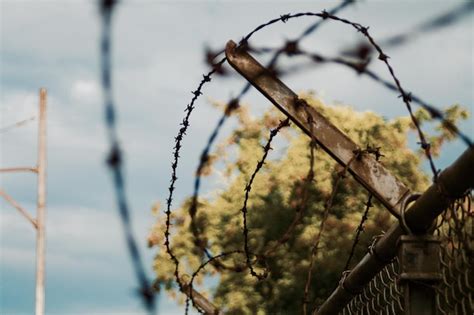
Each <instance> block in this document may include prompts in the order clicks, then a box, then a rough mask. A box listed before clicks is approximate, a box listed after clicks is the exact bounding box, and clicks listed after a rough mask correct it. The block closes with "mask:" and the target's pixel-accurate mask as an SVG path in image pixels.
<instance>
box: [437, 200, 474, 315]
mask: <svg viewBox="0 0 474 315" xmlns="http://www.w3.org/2000/svg"><path fill="white" fill-rule="evenodd" d="M471 201H472V194H469V195H467V196H466V197H465V198H462V199H459V200H457V201H456V202H454V203H453V204H452V205H451V206H450V207H449V208H448V209H447V210H446V211H445V212H444V213H443V214H442V215H441V216H440V218H439V220H438V225H437V226H436V230H435V235H437V236H438V237H439V238H440V240H441V244H442V246H441V251H440V263H441V276H442V280H441V282H440V283H439V284H438V286H437V288H436V290H437V294H436V304H437V307H438V311H439V313H440V314H450V315H451V314H453V315H458V314H459V315H461V314H463V315H464V314H474V270H473V265H474V255H473V249H474V246H473V245H474V222H473V221H474V212H473V211H472V207H471V205H472V203H471Z"/></svg>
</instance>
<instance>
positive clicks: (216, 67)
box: [165, 1, 472, 313]
mask: <svg viewBox="0 0 474 315" xmlns="http://www.w3.org/2000/svg"><path fill="white" fill-rule="evenodd" d="M349 2H352V1H349ZM305 16H306V17H308V16H309V17H319V18H321V19H322V20H321V21H325V20H334V21H338V22H341V23H343V24H346V25H349V26H351V27H353V28H354V29H355V30H356V31H358V32H360V33H361V34H362V35H363V36H364V37H365V38H366V39H367V40H368V42H369V43H370V45H371V47H372V48H373V49H374V51H376V52H377V53H378V59H379V60H380V61H382V62H383V63H384V64H385V66H386V68H387V70H388V72H389V73H390V76H391V78H392V80H393V81H394V84H392V83H389V82H387V81H384V80H382V79H381V78H380V77H379V76H378V75H376V74H375V73H373V72H370V71H368V70H367V69H366V65H365V66H362V64H361V63H351V62H349V61H346V60H344V59H342V58H332V59H328V58H320V57H318V58H315V56H314V55H313V56H312V57H313V58H314V59H317V60H318V61H321V62H323V61H327V60H330V62H336V63H340V64H344V65H346V66H349V67H351V68H353V69H354V70H357V71H359V72H360V73H365V74H367V75H368V76H369V77H371V78H372V79H374V80H375V79H377V80H378V81H379V82H381V83H383V84H384V85H385V86H387V87H389V88H391V89H394V90H396V91H397V92H398V93H400V95H399V97H400V98H401V99H402V101H403V103H404V104H405V106H406V108H407V110H408V113H409V116H410V118H411V121H412V123H413V125H414V127H415V129H416V131H417V133H418V137H419V140H420V142H419V144H420V146H421V148H422V149H423V151H424V153H425V156H426V158H427V159H428V161H429V165H430V168H431V171H432V172H433V175H434V181H435V182H436V180H437V175H438V170H437V169H436V166H435V164H434V161H433V158H432V155H431V151H430V148H431V147H430V144H429V143H428V142H427V140H426V137H425V135H424V133H423V131H422V129H421V126H420V123H419V121H418V120H417V118H416V117H415V115H414V113H413V109H412V106H411V103H412V102H416V103H418V104H420V105H421V106H422V107H423V108H424V109H425V110H427V111H428V112H429V114H430V115H431V116H432V118H434V119H437V120H440V121H441V122H442V123H443V124H445V125H446V126H448V127H449V128H450V129H452V130H453V131H454V132H456V133H457V135H458V136H459V137H460V138H462V139H463V140H464V141H465V142H467V143H468V145H470V146H471V145H472V142H471V141H470V139H469V137H467V136H466V135H464V134H462V133H460V131H459V130H458V129H457V128H456V126H454V124H452V123H451V122H449V121H447V120H446V119H445V118H444V116H443V114H442V112H441V111H439V110H437V109H436V108H434V107H432V106H430V105H428V104H427V103H426V102H423V101H422V100H421V99H420V98H416V99H415V100H414V97H413V95H412V94H411V93H409V92H406V91H405V90H404V88H403V87H402V85H401V82H400V80H399V78H398V77H397V75H396V74H395V71H394V68H393V67H392V65H391V63H390V62H389V61H388V59H389V57H388V55H387V54H385V53H384V51H383V50H382V48H381V47H380V46H379V45H378V44H377V42H376V41H375V40H374V38H373V37H372V36H371V35H370V33H369V31H368V29H369V27H366V26H362V25H361V24H359V23H355V22H352V21H349V20H347V19H344V18H340V17H337V16H335V15H333V14H331V13H329V12H327V11H322V12H321V13H314V12H302V13H295V14H285V15H281V16H280V17H279V18H275V19H272V20H270V21H268V22H266V23H263V24H261V25H259V26H257V27H256V28H255V29H253V30H252V31H251V32H250V33H248V34H247V35H246V36H244V37H243V38H242V40H241V41H240V42H239V45H238V48H239V49H250V47H249V44H248V41H249V39H250V38H251V37H252V36H253V35H254V34H255V33H256V32H258V31H260V30H262V29H264V28H266V27H268V26H270V25H273V24H275V23H277V22H283V23H286V22H287V21H288V20H290V19H295V18H299V17H305ZM283 53H286V54H288V55H295V54H298V53H301V51H300V50H299V49H298V45H297V42H296V43H295V42H294V41H288V42H287V43H286V44H285V46H284V47H283V48H281V49H277V50H275V55H274V57H273V58H272V59H271V61H270V64H269V67H270V68H271V67H273V65H274V64H275V63H276V61H275V60H277V59H278V56H280V55H282V54H283ZM308 54H309V53H308ZM226 61H227V60H226V58H223V59H221V60H220V61H219V62H217V63H215V64H213V69H212V70H211V71H210V72H209V73H208V74H207V75H204V77H203V80H202V81H201V83H200V84H199V86H198V88H197V89H196V90H195V91H194V92H192V93H193V95H194V96H193V98H192V100H191V102H190V104H189V105H188V106H187V108H186V110H185V112H186V115H185V118H184V119H183V122H182V123H181V126H182V127H181V128H180V130H179V132H178V136H177V137H176V138H175V147H174V152H173V157H174V159H173V163H172V177H171V184H170V186H169V189H168V190H169V197H168V199H167V210H166V211H165V213H166V231H165V246H166V251H167V253H168V255H169V256H170V258H171V260H172V261H173V262H174V264H175V277H176V279H177V282H178V285H179V286H180V288H181V290H182V285H181V283H180V278H179V260H178V258H177V257H176V256H175V255H174V254H173V252H172V250H171V246H170V240H169V236H170V227H171V205H172V198H173V191H174V188H175V182H176V180H177V176H176V170H177V166H178V160H179V153H180V149H181V142H182V140H183V137H184V135H185V134H186V131H187V129H188V127H189V117H190V115H191V112H192V111H193V109H194V103H195V101H196V100H197V99H198V97H199V96H200V95H201V94H202V92H201V89H202V87H203V85H204V84H205V83H207V82H210V80H211V76H212V75H213V74H214V73H219V72H220V71H221V66H222V65H223V64H224V63H225V62H226ZM328 62H329V61H328ZM249 88H250V84H249V83H247V84H246V85H245V87H244V89H243V90H242V92H241V93H240V94H239V96H238V97H237V98H234V99H232V100H231V101H230V102H229V103H228V105H227V108H226V110H225V113H224V114H223V116H222V117H221V118H220V120H219V121H218V124H217V126H216V128H215V129H214V131H213V132H212V133H211V136H210V138H209V141H208V143H207V145H206V147H205V149H204V151H203V153H202V154H201V158H200V164H199V166H198V171H197V172H196V178H195V184H194V194H193V201H192V205H191V207H190V211H189V213H190V215H191V230H192V231H193V235H194V236H195V237H196V235H197V236H198V237H199V234H201V233H202V232H203V231H200V230H199V228H198V227H197V226H196V225H195V222H194V221H195V220H194V219H195V217H196V212H197V205H198V195H199V187H200V183H201V178H200V176H201V173H202V172H201V171H202V168H203V166H204V165H205V164H206V163H207V161H208V158H209V152H210V149H211V147H212V144H213V142H214V141H215V139H216V138H217V135H218V133H219V131H220V130H221V128H222V126H223V124H224V122H225V120H226V119H227V117H228V116H229V115H230V114H231V112H232V110H233V109H235V108H236V107H238V104H239V100H240V97H242V96H243V95H244V94H245V93H246V92H247V91H248V90H249ZM231 104H232V106H231ZM308 119H309V117H308ZM273 131H274V130H272V132H273ZM271 139H272V136H270V141H271ZM312 142H313V141H312ZM264 150H265V151H264V157H263V158H262V160H261V161H259V163H258V164H257V168H256V170H255V172H254V173H253V174H252V176H251V179H250V182H249V183H248V184H247V186H246V187H245V192H246V193H245V199H244V206H243V208H242V210H241V211H242V214H243V221H244V228H243V233H244V252H245V254H246V260H247V266H248V268H249V269H250V273H251V275H252V276H254V277H256V278H257V279H259V280H262V279H264V278H265V277H266V269H265V270H264V273H263V274H258V273H256V272H255V270H254V269H253V265H252V260H251V254H250V251H249V245H248V227H247V217H246V216H247V211H248V210H247V201H248V198H249V193H250V190H251V185H252V183H253V179H254V178H255V176H256V175H257V173H258V172H259V171H260V170H261V168H262V166H263V163H264V160H265V158H266V155H267V153H268V150H269V148H268V149H267V148H266V147H265V148H264ZM362 153H363V150H359V151H358V152H355V154H354V157H353V159H354V158H356V157H357V156H358V155H360V154H362ZM353 159H351V160H350V162H349V163H348V164H346V166H345V167H344V170H343V172H341V173H340V174H339V175H338V177H337V179H336V182H335V184H334V188H337V186H338V184H339V181H340V178H342V176H343V174H344V173H345V172H346V170H347V169H348V167H349V164H350V163H351V162H352V161H353ZM335 191H336V189H333V193H331V196H330V198H329V199H328V200H327V201H326V205H325V210H324V212H323V218H322V220H321V223H320V224H321V225H320V230H319V233H318V235H317V237H316V239H315V241H314V246H313V248H312V250H311V262H310V268H309V271H308V276H307V281H306V285H305V292H304V299H303V309H304V312H305V313H306V307H307V303H308V301H307V295H308V293H309V283H310V282H311V272H312V267H313V264H314V257H315V256H316V254H317V250H318V246H319V242H320V238H321V235H322V233H323V231H324V224H325V222H326V219H327V217H328V215H329V211H330V208H331V206H332V200H333V198H334V195H335ZM371 199H372V196H371V195H369V199H368V201H367V203H366V211H365V212H364V215H363V217H362V220H361V223H360V224H359V227H358V229H357V232H356V236H355V238H354V244H353V249H352V250H351V254H350V256H349V259H348V262H347V266H348V265H349V264H350V259H351V258H352V255H353V253H352V252H353V250H354V249H355V246H356V245H357V243H358V240H359V236H360V233H361V232H362V229H363V224H364V222H365V220H366V219H367V213H368V211H369V208H370V206H371ZM198 237H197V238H196V240H195V244H196V245H197V246H198V247H201V248H203V250H204V253H205V254H206V256H207V257H208V260H207V261H206V262H205V265H207V264H209V263H211V264H213V263H214V262H216V261H218V259H217V257H218V256H219V255H218V256H212V254H211V253H210V252H209V251H208V250H207V248H206V244H205V243H203V242H202V241H201V240H200V239H199V238H198ZM219 257H220V256H219ZM256 257H257V261H259V260H260V259H261V258H262V256H261V255H256ZM201 266H202V265H201ZM202 268H204V267H202ZM202 268H200V269H202ZM200 269H199V270H200ZM190 300H191V301H193V299H192V294H191V297H190ZM187 303H188V304H189V301H188V302H187ZM193 304H194V301H193Z"/></svg>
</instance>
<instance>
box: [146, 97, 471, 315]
mask: <svg viewBox="0 0 474 315" xmlns="http://www.w3.org/2000/svg"><path fill="white" fill-rule="evenodd" d="M302 97H303V98H304V99H305V100H306V101H307V102H308V104H309V105H310V106H313V107H315V108H316V109H317V110H318V111H319V112H321V113H322V114H323V115H324V116H326V117H327V118H328V119H329V120H330V121H331V122H332V123H333V124H335V125H336V126H338V128H339V129H341V130H342V131H343V132H344V133H346V134H347V135H348V136H349V137H350V138H351V139H352V140H353V141H355V142H356V143H357V144H358V145H359V146H360V147H361V148H365V147H371V148H377V147H380V152H381V153H382V154H383V156H382V157H381V159H380V162H381V163H382V164H383V165H384V166H385V167H386V168H387V169H389V170H390V171H391V172H392V173H393V174H394V175H395V176H397V177H398V178H399V179H400V180H402V181H403V182H404V183H405V184H406V185H407V186H408V187H409V188H410V189H411V190H412V191H423V190H424V189H426V187H427V185H428V184H429V182H430V180H429V177H428V176H427V175H426V174H424V173H423V172H422V171H421V163H422V159H423V158H422V154H421V152H414V151H412V150H411V149H410V148H409V147H408V138H409V134H410V131H411V130H412V129H413V125H412V123H411V121H410V119H409V117H399V118H396V119H393V120H387V119H384V118H382V117H381V116H379V115H377V114H376V113H373V112H362V113H361V112H356V111H354V110H353V109H351V108H350V107H345V106H340V105H337V106H326V105H324V104H323V103H322V102H321V101H320V100H318V99H316V98H315V97H314V96H313V95H311V94H306V95H303V96H302ZM219 106H221V107H223V106H222V104H220V105H219ZM446 115H447V118H448V119H449V120H450V121H452V122H456V121H457V120H458V119H465V118H466V117H467V112H466V111H464V110H463V109H461V107H459V106H458V105H453V106H451V107H450V108H449V109H448V110H446ZM235 116H236V117H237V118H238V121H239V126H238V128H237V129H236V130H235V131H234V132H233V133H232V134H231V136H230V137H229V138H227V139H225V140H224V141H223V142H222V143H221V144H220V145H219V146H218V148H217V149H216V152H214V153H213V154H212V155H211V156H209V158H208V159H207V161H208V164H206V166H205V167H204V168H203V169H202V170H201V175H203V176H204V175H210V174H216V169H217V167H215V165H216V162H220V163H219V164H220V165H224V167H221V168H219V170H220V171H219V174H220V175H221V177H222V178H223V179H224V184H223V185H222V187H221V188H220V189H218V190H216V191H214V192H213V194H212V195H209V196H207V197H200V199H199V200H198V211H197V215H196V218H195V223H196V226H197V230H198V231H199V234H200V235H199V238H200V239H201V240H203V241H204V242H205V243H206V245H207V248H209V250H210V252H212V253H214V254H219V253H221V252H228V251H233V250H236V249H237V250H243V242H244V237H243V233H242V222H243V219H242V213H241V209H242V205H243V203H244V195H245V192H244V188H245V187H246V185H247V184H248V182H249V179H250V176H251V175H252V173H253V172H254V170H255V167H256V165H257V162H258V161H259V160H260V159H261V157H262V154H263V152H262V145H263V144H264V143H265V142H266V139H267V138H268V135H269V131H268V130H269V129H270V128H275V127H276V126H277V125H278V124H279V121H281V120H283V119H284V118H285V117H283V116H282V114H281V113H279V112H277V111H276V110H270V111H268V112H266V113H265V114H264V115H263V117H261V118H253V117H251V116H250V114H249V112H248V110H247V108H246V107H240V108H238V109H237V110H236V112H235ZM416 116H417V118H418V119H419V120H420V121H421V122H428V121H430V120H431V119H430V117H429V115H427V113H426V112H424V111H422V110H419V111H418V112H417V113H416ZM435 130H436V131H437V135H435V136H433V137H432V138H431V139H430V140H431V143H432V151H433V153H434V154H435V155H436V154H438V153H439V151H440V147H441V145H442V144H443V142H445V141H447V140H448V141H449V140H451V139H453V138H454V136H453V135H452V134H451V133H450V132H449V130H447V129H445V128H443V126H442V125H439V126H437V127H435ZM279 136H280V138H279V139H280V140H279V141H277V142H278V147H281V148H282V149H279V150H273V151H272V152H271V153H270V156H272V157H271V158H270V157H269V158H268V159H267V161H266V162H265V164H264V166H263V168H262V170H261V171H260V172H259V173H258V174H257V175H256V177H255V181H254V182H253V185H252V190H251V192H250V195H249V199H248V214H247V221H248V229H249V233H248V245H249V249H250V251H251V252H252V253H263V252H265V251H266V250H268V249H269V248H271V247H272V246H275V245H277V243H276V241H277V240H278V239H280V238H281V237H282V235H283V234H284V233H285V231H287V229H288V227H289V226H290V224H291V222H293V221H294V220H295V217H296V216H298V213H301V214H302V215H301V220H300V222H299V224H297V225H296V227H295V229H294V230H292V233H291V235H290V237H289V239H288V240H287V241H286V242H284V244H283V245H281V246H276V249H275V250H274V251H273V253H271V255H267V256H268V257H266V259H264V260H263V259H255V256H253V258H252V264H253V266H255V269H256V271H257V273H259V274H260V273H262V272H263V271H264V270H267V271H268V275H267V277H266V279H264V280H262V281H258V280H257V279H256V278H255V277H252V276H251V275H250V273H249V271H248V268H241V269H242V270H241V271H240V272H234V271H231V270H227V269H225V268H224V269H223V268H216V267H214V266H212V265H211V264H209V265H207V266H206V267H205V268H204V269H203V271H202V272H201V273H200V274H199V275H198V276H197V278H196V280H195V282H194V286H195V287H198V288H199V290H200V291H201V292H202V291H206V290H205V289H203V288H202V283H203V280H204V279H205V278H206V277H207V279H209V278H210V279H213V280H212V281H208V282H209V283H216V286H215V288H214V289H213V290H211V292H212V293H211V292H206V293H207V294H208V295H209V296H212V297H213V300H214V301H215V303H216V304H217V305H219V306H220V307H221V308H222V309H224V310H225V311H226V313H228V314H299V313H301V309H302V300H303V296H304V294H303V292H304V286H305V282H306V279H307V273H308V268H309V266H310V259H311V248H312V246H313V243H314V239H315V236H316V235H317V234H318V232H319V228H320V222H321V218H322V214H323V211H324V209H325V202H326V201H327V200H328V198H329V196H330V195H331V192H332V190H333V186H334V183H335V180H336V178H337V176H339V175H338V174H340V171H341V168H340V167H338V166H337V165H335V162H334V161H333V160H332V159H331V158H330V157H329V156H328V155H327V154H326V153H324V152H323V151H322V150H321V149H317V148H316V151H315V159H314V179H313V180H311V181H308V180H307V179H308V171H309V168H310V163H309V162H310V160H311V159H310V150H309V147H310V143H311V139H310V138H309V137H307V136H306V135H303V134H302V133H301V132H300V131H299V130H298V128H297V127H293V128H286V129H282V131H281V132H280V135H279ZM282 139H283V140H282ZM305 193H307V195H306V196H307V200H306V201H302V200H304V199H305V197H304V196H305V195H304V194H305ZM367 199H368V192H367V191H366V190H365V189H364V188H362V187H361V186H360V185H359V184H358V183H357V182H355V180H353V179H352V177H351V176H344V177H343V178H342V179H341V182H340V184H339V186H338V188H337V193H336V194H335V198H334V201H333V206H332V207H331V209H330V212H329V216H328V218H327V221H326V226H325V228H324V233H323V234H322V238H321V242H320V243H319V246H318V251H317V255H316V256H315V261H314V266H313V278H312V281H311V285H310V288H309V296H308V300H309V301H311V303H310V306H313V305H315V303H316V304H319V303H321V302H322V301H323V300H324V299H325V298H326V297H327V296H328V295H329V294H330V293H331V291H332V290H333V289H334V288H335V286H336V285H337V283H338V280H339V279H340V277H341V273H342V272H343V271H344V270H343V269H344V265H345V263H346V260H347V256H348V254H349V252H350V250H351V246H352V244H353V239H354V234H355V231H356V228H357V226H358V225H359V222H360V220H361V216H362V212H363V211H364V209H365V207H366V205H365V203H366V202H367ZM191 203H192V199H191V198H189V199H188V200H186V201H185V202H184V203H183V204H182V205H181V207H180V208H179V209H176V210H175V211H174V213H173V215H172V224H173V230H172V237H171V244H172V247H173V250H174V253H175V255H176V256H177V257H178V258H179V259H180V261H181V264H180V273H181V274H188V275H191V274H192V273H193V272H194V271H195V270H196V269H197V268H198V267H199V266H200V265H201V263H202V261H203V260H205V256H204V255H203V252H202V250H201V249H199V247H196V245H195V239H194V237H193V233H192V232H191V229H190V227H191V218H190V216H189V214H188V210H189V207H190V205H191ZM299 211H301V212H299ZM392 223H393V218H392V217H391V216H390V214H389V213H388V211H387V210H386V209H384V208H383V207H382V206H381V205H380V204H379V203H377V202H376V201H375V200H374V202H373V207H372V208H371V209H370V212H369V215H368V219H367V221H366V222H365V224H364V230H363V233H362V234H361V238H360V242H359V244H358V245H357V247H356V251H355V254H354V259H353V260H352V265H353V264H354V263H355V262H357V261H359V260H360V258H361V257H362V256H363V255H364V254H365V253H366V250H367V247H368V246H369V244H370V243H371V241H372V238H373V237H374V236H375V235H377V234H380V233H381V231H383V230H387V228H388V227H389V226H390V225H391V224H392ZM164 229H165V225H164V220H159V221H158V223H157V224H156V226H155V227H154V229H153V231H152V233H151V234H150V238H149V241H150V245H154V246H157V247H159V252H158V254H157V256H156V259H155V265H154V268H155V270H156V274H157V279H158V281H157V283H158V284H160V285H163V286H164V287H165V289H166V290H168V291H169V292H171V293H172V294H175V293H173V292H174V291H173V288H174V286H173V283H174V275H173V272H174V264H173V263H172V261H170V259H169V257H168V255H167V253H166V251H165V250H164V246H163V243H164V239H163V232H164ZM220 262H221V263H222V264H223V265H226V266H244V267H245V266H246V257H245V255H244V254H242V253H237V254H234V255H230V256H226V257H224V258H223V259H221V260H220ZM188 281H189V277H188Z"/></svg>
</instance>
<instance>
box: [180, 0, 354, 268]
mask: <svg viewBox="0 0 474 315" xmlns="http://www.w3.org/2000/svg"><path fill="white" fill-rule="evenodd" d="M355 2H356V1H355V0H347V1H342V2H341V3H340V4H339V5H337V6H336V7H334V8H332V9H331V10H329V12H331V13H333V14H336V13H337V12H339V11H340V10H342V9H343V8H345V7H347V6H348V5H349V4H352V3H355ZM322 23H324V20H319V21H316V22H315V23H312V24H311V25H310V26H309V27H308V28H307V29H305V30H304V31H303V32H302V33H301V34H300V35H299V36H298V37H297V38H295V39H293V42H299V41H301V40H302V39H304V38H305V37H307V36H309V35H310V34H312V33H314V32H315V31H316V30H317V29H318V28H319V27H320V25H321V24H322ZM268 25H271V24H268ZM268 25H267V26H268ZM263 28H264V27H261V28H260V29H259V30H261V29H263ZM254 33H256V31H255V30H254V31H252V32H251V33H249V34H248V35H247V36H246V37H247V38H250V37H251V36H252V35H253V34H254ZM282 51H283V50H281V51H276V52H275V53H274V55H273V57H272V58H271V60H270V61H269V62H268V64H267V68H270V69H271V68H275V65H276V63H277V61H278V59H279V58H280V56H281V55H282V53H281V52H282ZM223 52H224V50H223V49H222V50H221V51H220V52H218V53H212V52H210V51H208V52H207V55H208V57H207V61H208V64H209V65H210V66H211V67H212V68H213V69H215V70H216V71H215V73H216V74H225V71H223V70H222V65H223V64H224V63H225V61H226V58H223V59H221V61H220V62H218V63H215V62H214V60H215V58H216V57H218V56H219V55H220V54H222V53H223ZM250 88H251V84H250V83H249V82H247V83H246V84H245V85H244V87H243V88H242V89H241V90H240V92H239V93H238V95H237V97H234V98H232V99H231V100H230V101H229V102H228V103H227V106H226V109H225V111H224V113H223V114H222V116H221V118H220V119H219V120H218V123H217V125H216V127H215V128H214V129H213V131H212V132H211V135H210V137H209V140H208V142H207V144H206V146H205V148H204V150H203V151H202V153H201V155H200V163H199V165H198V167H197V171H196V175H195V180H194V192H193V197H192V201H191V205H190V207H189V214H190V216H191V231H192V233H193V237H194V243H195V245H196V246H198V247H199V248H200V249H201V250H202V251H203V252H204V254H205V255H206V256H207V257H208V258H211V257H212V254H211V253H210V252H209V250H208V249H207V247H206V244H205V242H204V241H203V240H202V239H201V238H200V236H199V234H200V233H199V232H198V228H197V226H196V224H195V223H194V222H195V220H194V218H195V216H196V213H197V210H198V204H199V203H198V198H199V190H200V185H201V175H202V174H201V171H202V169H203V167H204V165H205V164H206V163H207V161H208V158H209V152H210V149H211V147H212V145H213V143H214V141H215V140H216V138H217V136H218V134H219V132H220V130H221V129H222V126H223V125H224V124H225V122H226V120H227V118H228V117H229V116H230V115H231V114H232V113H233V111H234V110H235V109H237V108H238V107H239V106H240V105H239V103H240V100H241V99H242V98H243V97H244V96H245V95H246V94H247V92H248V91H249V90H250ZM295 219H296V220H295V221H294V226H296V224H297V223H298V219H297V218H295ZM290 232H291V230H290ZM282 240H283V239H282ZM283 243H284V242H283ZM212 264H213V265H214V266H215V267H216V268H223V269H228V267H227V266H225V265H223V264H221V263H220V262H219V260H216V261H214V260H213V261H212Z"/></svg>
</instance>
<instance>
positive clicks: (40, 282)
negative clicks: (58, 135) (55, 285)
mask: <svg viewBox="0 0 474 315" xmlns="http://www.w3.org/2000/svg"><path fill="white" fill-rule="evenodd" d="M37 171H38V196H37V212H36V295H35V300H36V305H35V313H36V315H44V309H45V289H44V288H45V243H46V240H45V219H46V89H44V88H41V89H40V102H39V125H38V165H37Z"/></svg>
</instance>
